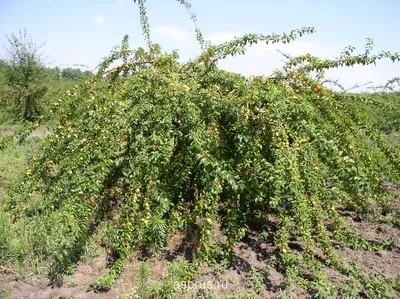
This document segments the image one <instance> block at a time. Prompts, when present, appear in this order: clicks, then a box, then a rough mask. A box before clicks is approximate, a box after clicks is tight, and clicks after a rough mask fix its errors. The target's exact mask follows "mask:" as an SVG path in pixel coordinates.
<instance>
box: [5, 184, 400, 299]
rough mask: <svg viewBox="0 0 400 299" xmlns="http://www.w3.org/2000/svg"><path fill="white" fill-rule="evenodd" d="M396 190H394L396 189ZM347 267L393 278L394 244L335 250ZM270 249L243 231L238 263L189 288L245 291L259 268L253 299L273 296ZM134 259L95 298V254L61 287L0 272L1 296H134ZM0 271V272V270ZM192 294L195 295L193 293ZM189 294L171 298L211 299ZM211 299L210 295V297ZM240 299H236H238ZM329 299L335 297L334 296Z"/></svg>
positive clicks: (174, 254)
mask: <svg viewBox="0 0 400 299" xmlns="http://www.w3.org/2000/svg"><path fill="white" fill-rule="evenodd" d="M396 188H397V187H396ZM346 221H347V222H348V223H349V224H350V225H351V227H352V228H353V229H354V230H355V231H356V232H357V233H359V234H360V235H362V236H364V237H365V238H367V239H368V240H374V241H378V242H380V241H387V240H389V239H390V238H392V237H393V236H394V237H397V238H398V239H400V228H399V227H393V226H390V225H388V224H378V223H368V222H357V221H355V220H354V219H353V218H352V217H351V216H348V217H346ZM182 240H183V239H182V237H181V236H179V235H176V236H175V237H174V238H173V239H172V240H171V242H170V243H169V244H168V246H167V247H166V249H165V251H164V254H162V255H161V256H158V257H152V258H150V259H148V260H147V261H146V262H147V263H148V265H149V267H150V270H151V277H150V280H149V284H152V285H154V284H161V282H162V281H163V279H164V271H165V269H166V266H167V263H168V262H169V261H174V260H183V259H184V258H185V256H186V257H187V256H188V255H190V250H189V251H188V248H187V247H186V246H185V244H184V243H183V241H182ZM337 249H338V251H339V252H340V253H341V254H342V256H343V257H344V258H345V260H346V262H348V263H349V264H352V263H356V264H358V265H360V266H361V268H362V269H363V270H364V271H365V272H366V273H377V272H379V273H382V274H383V275H384V276H385V277H392V278H393V277H396V276H397V275H399V273H400V246H399V244H398V243H397V244H395V245H394V246H393V248H392V249H390V250H387V251H381V252H368V251H363V250H351V249H348V248H341V247H338V248H337ZM275 250H276V247H275V246H274V245H273V244H272V242H271V240H268V239H267V240H265V239H263V240H261V239H260V238H259V237H258V234H256V233H249V234H248V236H247V237H246V238H245V239H244V241H243V242H242V243H240V244H239V245H238V246H237V247H236V248H235V252H236V253H237V254H238V256H239V259H238V260H237V262H236V263H235V264H234V265H233V266H232V267H230V268H229V269H224V268H219V267H205V268H204V269H202V270H201V271H200V272H199V274H198V276H197V279H196V280H195V282H194V285H201V284H202V283H203V284H206V283H208V282H212V284H213V286H215V285H218V286H220V288H219V289H217V290H216V292H215V294H216V295H217V296H218V297H217V298H219V296H221V297H222V295H223V294H227V293H228V292H229V291H235V290H236V291H239V292H241V291H242V292H243V293H244V292H245V291H246V288H247V287H248V285H249V281H250V279H251V269H252V268H254V267H255V268H258V269H263V270H265V271H266V273H268V276H267V277H266V279H265V280H264V287H265V290H264V292H263V293H262V294H260V297H259V298H276V292H277V291H278V290H279V288H280V286H281V284H282V282H283V281H284V277H283V275H282V273H280V272H279V270H277V269H276V268H275V267H274V266H273V262H271V261H273V260H274V252H275ZM139 265H140V261H139V260H138V259H136V258H132V259H131V260H130V261H129V262H128V263H127V265H126V267H125V271H124V273H123V274H122V276H121V277H120V278H119V279H118V280H117V282H116V283H115V285H114V286H113V287H112V289H111V290H110V291H109V292H107V293H101V294H95V293H94V292H92V291H90V292H87V287H88V286H89V285H90V284H91V283H93V282H94V281H95V280H96V279H97V278H98V277H100V276H102V275H103V274H104V273H106V272H107V260H106V256H105V254H104V252H103V253H101V254H100V255H99V256H97V257H96V258H93V259H91V260H89V261H85V262H81V263H80V264H79V265H78V267H77V270H76V271H75V273H74V274H72V275H70V276H66V277H65V279H64V283H63V286H62V287H61V288H57V287H54V288H53V287H51V286H50V285H49V283H48V279H47V278H46V276H45V275H33V276H29V275H28V276H27V277H26V278H24V279H21V278H19V279H18V278H17V277H16V276H15V275H14V274H13V273H5V271H4V269H3V273H1V272H0V273H1V274H0V291H1V290H4V291H5V292H4V291H3V294H4V295H3V297H1V295H0V298H13V299H17V298H18V299H22V298H24V299H25V298H29V299H47V298H58V299H61V298H63V299H72V298H76V299H78V298H88V299H92V298H99V299H100V298H139V297H137V296H135V295H134V294H135V286H137V284H138V272H139ZM0 269H1V268H0ZM328 277H329V279H330V281H332V282H334V283H340V282H345V281H346V280H347V277H345V276H344V275H342V274H341V273H339V272H336V271H334V270H329V272H328ZM196 292H197V293H196ZM196 292H195V291H194V290H193V291H190V292H187V293H185V294H176V295H175V296H174V297H175V298H188V297H187V296H188V295H189V294H192V295H195V294H196V295H195V297H191V298H211V297H205V296H200V295H199V294H200V293H199V290H198V289H197V290H196ZM0 294H1V293H0ZM213 298H215V297H213ZM238 298H240V297H238ZM295 298H313V295H312V294H309V293H307V292H306V291H304V290H302V289H301V288H300V287H297V288H296V289H295ZM332 298H341V297H340V296H339V295H338V294H335V295H334V296H333V297H332ZM360 298H364V296H360Z"/></svg>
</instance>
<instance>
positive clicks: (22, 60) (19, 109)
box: [3, 29, 48, 121]
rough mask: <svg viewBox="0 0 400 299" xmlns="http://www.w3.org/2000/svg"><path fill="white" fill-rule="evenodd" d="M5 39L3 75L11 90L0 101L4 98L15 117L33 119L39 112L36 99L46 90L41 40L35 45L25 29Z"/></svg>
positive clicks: (39, 98) (38, 99)
mask: <svg viewBox="0 0 400 299" xmlns="http://www.w3.org/2000/svg"><path fill="white" fill-rule="evenodd" d="M7 40H8V43H9V47H8V48H7V47H6V56H5V59H4V64H5V72H4V77H5V83H6V84H7V85H8V87H9V88H10V89H11V90H10V91H9V92H8V97H7V99H6V100H3V104H4V102H5V101H6V102H7V103H6V104H8V106H10V107H11V110H12V112H13V113H15V114H16V115H17V116H18V117H19V118H22V119H23V120H29V121H33V120H34V119H35V118H36V117H37V116H38V115H39V114H40V112H41V111H40V110H41V108H40V104H39V103H40V100H41V98H42V97H43V96H44V94H45V93H46V90H47V87H46V82H45V81H46V79H47V78H48V73H47V71H46V61H45V57H44V56H43V53H42V52H41V49H42V47H43V46H44V43H43V44H41V45H40V46H37V45H36V44H35V43H34V42H33V40H32V38H31V37H30V36H28V33H27V31H26V29H23V30H19V34H18V35H15V34H11V35H10V36H7ZM9 104H11V105H9Z"/></svg>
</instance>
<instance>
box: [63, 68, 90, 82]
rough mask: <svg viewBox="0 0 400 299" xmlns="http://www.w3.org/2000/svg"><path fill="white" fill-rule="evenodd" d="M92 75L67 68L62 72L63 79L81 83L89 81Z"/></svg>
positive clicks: (77, 69)
mask: <svg viewBox="0 0 400 299" xmlns="http://www.w3.org/2000/svg"><path fill="white" fill-rule="evenodd" d="M91 74H92V73H91V72H89V71H84V72H82V71H81V69H79V68H70V67H68V68H65V69H63V70H62V71H61V77H62V78H64V79H68V80H74V81H81V80H85V79H87V78H88V77H89V76H90V75H91Z"/></svg>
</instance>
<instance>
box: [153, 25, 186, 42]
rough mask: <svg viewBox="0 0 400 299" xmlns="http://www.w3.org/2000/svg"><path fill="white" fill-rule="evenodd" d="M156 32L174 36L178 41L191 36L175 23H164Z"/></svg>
mask: <svg viewBox="0 0 400 299" xmlns="http://www.w3.org/2000/svg"><path fill="white" fill-rule="evenodd" d="M155 32H156V33H157V34H159V35H163V36H166V37H170V38H173V39H175V40H177V41H184V40H186V39H188V38H189V35H188V33H187V32H186V31H185V30H184V29H181V28H179V27H176V26H173V25H162V26H159V27H157V28H156V29H155Z"/></svg>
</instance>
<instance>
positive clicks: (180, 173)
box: [0, 0, 400, 291]
mask: <svg viewBox="0 0 400 299" xmlns="http://www.w3.org/2000/svg"><path fill="white" fill-rule="evenodd" d="M137 2H138V4H139V8H140V13H141V14H140V16H141V24H142V27H143V31H144V35H145V38H146V41H147V43H148V50H144V49H142V48H139V49H137V50H131V49H129V45H128V38H127V37H125V38H124V39H123V42H122V45H121V46H119V47H115V48H114V49H113V51H112V52H111V54H110V56H109V57H108V58H107V59H105V60H104V61H103V62H102V63H101V64H100V66H99V68H98V73H97V75H95V76H93V77H92V78H90V79H89V80H87V81H86V82H84V83H82V84H80V85H78V86H76V87H75V88H73V89H72V90H70V91H68V92H67V94H66V95H65V97H63V98H61V99H59V100H58V99H57V100H56V102H55V103H54V109H53V113H54V114H56V115H58V117H59V118H60V120H59V125H58V126H57V127H55V128H54V133H53V134H52V135H51V136H49V137H48V138H46V140H45V142H44V144H43V145H42V147H41V148H40V150H39V151H38V152H37V154H36V155H35V157H34V159H33V161H32V164H31V165H30V166H29V168H28V169H27V172H26V175H25V178H24V181H23V182H22V183H21V184H20V185H19V186H18V188H16V189H15V190H14V191H15V193H14V195H13V196H12V199H11V200H10V201H9V202H8V203H7V204H6V205H4V207H3V210H2V215H3V216H4V215H7V219H9V220H8V224H7V225H8V228H7V229H8V230H9V232H13V233H15V236H13V238H11V239H9V240H8V243H7V244H8V245H7V246H8V247H12V246H15V244H14V243H15V242H18V244H19V246H20V247H19V248H21V250H20V251H19V252H18V254H16V255H15V258H16V259H24V258H25V256H26V255H28V254H30V255H34V256H36V257H37V258H40V259H47V260H49V262H50V265H49V277H50V278H51V279H52V281H53V282H54V283H56V284H60V283H61V282H62V276H63V275H64V274H66V273H70V272H71V271H73V269H74V265H76V263H77V262H78V261H79V256H80V253H81V252H82V248H83V247H84V246H85V244H87V243H88V242H89V241H90V240H91V237H92V236H93V235H94V234H96V233H98V232H99V231H101V232H102V236H103V241H104V244H105V245H106V246H107V249H108V250H109V253H110V255H112V256H113V257H114V263H113V265H112V266H111V268H110V270H109V273H108V274H107V275H105V276H104V277H101V278H100V279H99V280H98V281H97V282H96V283H94V284H93V286H92V287H93V288H94V289H95V290H96V291H102V290H107V289H109V288H110V287H111V285H112V284H113V283H114V281H115V280H116V279H117V278H118V276H119V275H120V274H121V273H122V271H123V267H124V263H125V261H126V259H127V258H128V257H129V256H130V255H131V254H132V252H142V253H145V254H149V253H154V252H155V253H157V252H160V251H162V250H163V247H164V246H165V244H166V243H167V241H168V240H169V238H170V236H171V235H173V234H174V233H175V232H177V231H181V232H187V231H189V230H193V227H195V228H196V229H197V232H198V234H197V238H195V241H193V244H192V245H193V247H194V249H195V255H194V258H193V260H192V261H191V262H192V265H193V273H195V271H196V269H197V268H198V267H199V265H201V264H202V263H205V262H215V261H217V262H218V261H220V260H222V259H228V260H229V259H234V256H235V253H234V252H235V250H234V249H235V245H236V244H237V243H238V242H239V241H240V240H242V239H243V237H245V235H246V234H247V233H248V232H249V231H250V230H253V231H254V230H255V231H256V228H257V227H260V226H262V225H264V226H274V227H275V231H274V236H273V240H274V241H273V242H274V244H275V245H276V246H277V251H276V254H277V256H278V257H279V259H280V261H281V271H282V272H283V273H285V275H286V276H287V277H290V278H291V279H293V280H295V281H297V282H298V283H300V284H301V285H302V286H304V287H308V286H311V281H312V275H311V276H309V277H308V278H305V276H304V275H303V273H304V272H305V271H311V273H313V269H314V270H315V269H319V268H320V267H322V266H328V267H332V268H334V269H336V270H338V271H340V272H342V273H343V274H345V275H348V276H349V277H351V278H352V279H354V280H356V281H357V282H358V283H360V284H363V285H368V284H369V285H371V283H372V282H371V280H370V278H369V276H368V275H367V274H365V273H363V272H362V271H361V270H360V269H359V268H358V267H357V265H346V264H345V263H344V261H343V259H342V257H341V255H340V254H339V253H338V251H337V250H336V248H335V247H334V244H340V245H341V246H344V247H350V248H362V249H365V250H382V249H384V248H386V247H388V246H390V244H383V243H382V244H380V243H372V242H370V241H367V240H366V239H364V238H363V237H361V236H359V235H357V234H356V233H355V232H354V231H353V230H352V229H351V228H350V227H349V226H348V225H347V223H346V222H345V221H344V219H343V217H342V216H341V212H342V211H346V210H351V211H353V212H356V213H357V214H358V215H359V217H361V218H363V219H366V218H371V219H372V218H374V219H376V217H378V218H379V217H380V216H381V215H387V214H389V213H391V206H390V200H391V199H392V198H393V195H392V194H391V192H390V191H389V190H387V189H386V188H385V187H384V186H383V184H382V182H383V181H384V180H387V181H390V182H393V183H395V182H398V181H399V174H400V171H399V170H400V165H399V153H396V152H394V151H392V149H391V148H390V146H389V144H388V143H387V142H386V140H385V137H384V136H383V135H381V133H379V132H378V131H376V130H374V129H373V128H372V127H371V126H370V125H369V122H368V119H366V118H365V117H363V116H362V115H361V114H360V113H358V111H357V110H356V109H354V108H352V107H354V106H351V105H348V101H350V100H351V101H361V102H364V103H365V105H385V103H382V102H377V101H372V100H370V99H368V98H365V97H364V98H361V97H359V96H357V95H355V94H350V93H346V92H337V91H334V90H332V89H329V88H327V87H325V86H324V80H325V79H324V71H325V70H327V69H329V68H334V67H342V66H351V65H355V64H372V63H375V62H376V61H377V60H379V59H391V60H393V61H399V59H400V56H399V54H396V53H395V54H393V53H389V52H380V53H377V54H373V52H372V48H371V45H370V44H368V45H367V47H366V50H365V52H364V53H361V54H355V53H354V49H353V48H347V49H345V50H344V51H343V52H342V53H341V54H340V56H339V57H338V58H337V59H334V60H322V59H319V58H318V57H314V56H311V55H310V54H307V55H303V56H299V57H289V56H287V58H288V59H287V61H286V63H285V66H284V67H283V68H282V70H277V71H275V72H274V73H273V74H272V75H271V76H255V77H250V78H249V77H244V76H242V75H239V74H234V73H230V72H227V71H224V70H221V69H218V67H217V64H218V62H219V61H220V60H221V59H223V58H225V57H227V56H230V55H236V54H243V53H244V52H245V49H246V46H248V45H251V44H256V43H266V44H273V43H289V42H291V41H293V40H294V39H295V38H297V37H301V36H302V35H305V34H310V33H312V32H313V31H314V29H313V28H301V29H299V30H293V31H292V32H291V33H290V34H282V35H277V34H272V35H260V34H247V35H244V36H243V37H241V38H235V39H233V40H231V41H229V42H227V43H224V44H220V45H211V44H210V43H206V42H205V41H204V40H203V37H202V34H201V32H200V30H198V29H196V32H197V39H198V41H199V42H200V45H201V48H202V54H201V55H200V56H199V57H197V58H195V59H193V60H190V61H189V62H186V63H181V62H179V61H178V58H179V56H178V54H177V53H176V52H172V53H162V52H161V49H160V47H159V46H158V45H155V44H153V43H152V42H151V39H150V31H149V25H148V20H147V15H146V9H145V5H144V2H145V1H137ZM178 2H180V3H181V4H182V5H184V6H186V7H187V8H190V6H189V4H188V3H187V2H186V1H184V0H180V1H178ZM192 18H193V19H194V20H195V17H194V15H192ZM111 65H114V66H113V67H111ZM388 108H390V109H397V111H398V110H399V107H395V106H391V107H388ZM43 119H46V117H44V118H43ZM40 121H41V120H39V122H36V123H34V124H31V125H30V126H28V127H27V128H25V129H24V130H25V131H21V132H19V135H18V136H19V137H21V136H25V135H26V134H27V132H28V131H29V130H30V129H31V128H33V127H35V126H38V124H39V123H40ZM5 142H6V141H4V140H3V143H5ZM4 217H5V216H4ZM4 217H3V218H4ZM215 230H219V231H220V232H221V234H222V235H223V238H219V239H218V240H215V239H214V237H213V233H212V232H213V231H215ZM27 231H28V232H27ZM293 240H297V241H298V242H299V243H300V244H301V246H300V249H296V250H295V249H293V248H292V247H291V246H290V242H291V241H293ZM13 242H14V243H13ZM13 244H14V245H13ZM7 246H6V247H7ZM0 250H6V249H1V248H0ZM310 277H311V278H310ZM374 281H375V280H374ZM375 284H376V285H377V286H378V285H379V282H377V281H375Z"/></svg>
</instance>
